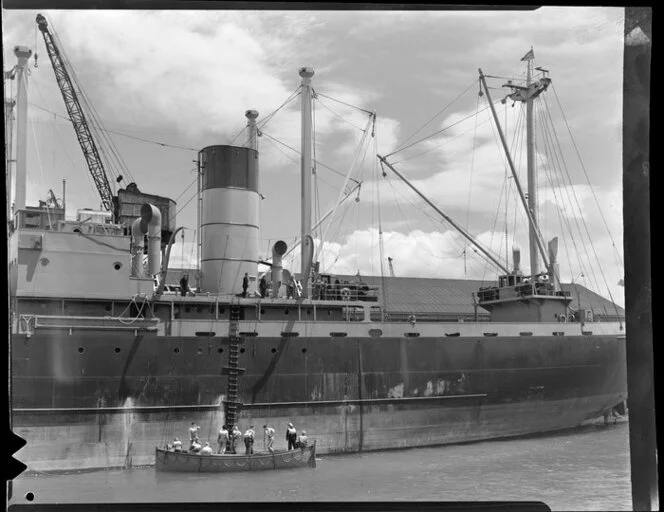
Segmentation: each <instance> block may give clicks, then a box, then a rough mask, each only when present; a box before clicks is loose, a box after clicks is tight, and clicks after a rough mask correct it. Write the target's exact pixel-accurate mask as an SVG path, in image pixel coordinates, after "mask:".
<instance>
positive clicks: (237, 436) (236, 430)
mask: <svg viewBox="0 0 664 512" xmlns="http://www.w3.org/2000/svg"><path fill="white" fill-rule="evenodd" d="M241 437H242V432H240V429H239V428H237V425H234V426H233V430H232V431H231V453H237V449H236V448H235V445H236V443H237V440H238V439H240V438H241Z"/></svg>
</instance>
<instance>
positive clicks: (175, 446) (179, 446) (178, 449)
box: [173, 437, 182, 452]
mask: <svg viewBox="0 0 664 512" xmlns="http://www.w3.org/2000/svg"><path fill="white" fill-rule="evenodd" d="M173 451H174V452H181V451H182V441H180V439H178V438H177V437H176V438H175V439H174V440H173Z"/></svg>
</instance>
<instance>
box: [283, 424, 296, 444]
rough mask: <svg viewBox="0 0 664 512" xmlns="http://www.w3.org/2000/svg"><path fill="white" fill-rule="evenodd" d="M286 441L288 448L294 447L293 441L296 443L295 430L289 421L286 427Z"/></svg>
mask: <svg viewBox="0 0 664 512" xmlns="http://www.w3.org/2000/svg"><path fill="white" fill-rule="evenodd" d="M286 441H287V442H288V449H289V450H292V449H293V448H295V443H297V430H295V427H294V426H293V424H292V423H289V424H288V428H287V429H286Z"/></svg>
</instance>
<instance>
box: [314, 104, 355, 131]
mask: <svg viewBox="0 0 664 512" xmlns="http://www.w3.org/2000/svg"><path fill="white" fill-rule="evenodd" d="M318 103H320V105H321V106H322V107H324V108H325V109H326V110H328V111H330V112H331V113H332V115H334V116H336V117H338V118H339V119H341V120H342V121H343V122H344V123H346V124H347V125H349V126H352V127H353V128H355V129H356V130H360V131H362V128H360V127H359V126H357V125H355V124H353V123H351V122H350V121H347V120H346V119H344V118H343V116H341V115H339V114H337V113H336V112H335V111H334V110H332V109H331V108H330V107H328V106H327V105H326V104H325V103H324V102H323V101H321V100H320V98H318Z"/></svg>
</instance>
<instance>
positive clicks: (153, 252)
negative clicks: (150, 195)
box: [141, 203, 161, 276]
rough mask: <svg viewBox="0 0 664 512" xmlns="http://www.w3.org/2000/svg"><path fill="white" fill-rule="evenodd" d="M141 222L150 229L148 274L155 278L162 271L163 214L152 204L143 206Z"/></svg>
mask: <svg viewBox="0 0 664 512" xmlns="http://www.w3.org/2000/svg"><path fill="white" fill-rule="evenodd" d="M141 221H142V222H144V223H145V224H146V225H147V227H148V229H147V231H148V274H149V275H150V276H153V275H155V274H158V273H159V272H160V270H161V212H160V211H159V208H157V207H156V206H155V205H153V204H150V203H145V204H144V205H143V206H141Z"/></svg>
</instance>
